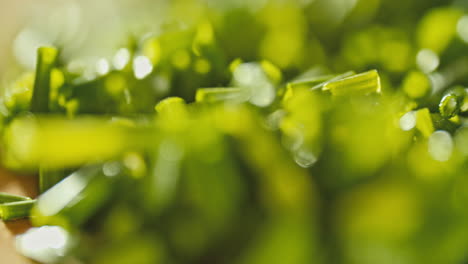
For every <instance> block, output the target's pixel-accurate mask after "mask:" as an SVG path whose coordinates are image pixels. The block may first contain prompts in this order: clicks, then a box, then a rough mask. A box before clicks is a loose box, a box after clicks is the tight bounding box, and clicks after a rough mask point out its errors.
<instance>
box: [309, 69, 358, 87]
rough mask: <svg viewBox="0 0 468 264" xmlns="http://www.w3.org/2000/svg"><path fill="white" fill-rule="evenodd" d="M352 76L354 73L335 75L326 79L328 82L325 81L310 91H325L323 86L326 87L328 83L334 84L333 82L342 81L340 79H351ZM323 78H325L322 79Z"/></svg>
mask: <svg viewBox="0 0 468 264" xmlns="http://www.w3.org/2000/svg"><path fill="white" fill-rule="evenodd" d="M353 75H356V72H354V71H347V72H345V73H342V74H338V75H335V76H332V78H330V79H328V80H325V81H323V82H320V83H318V84H317V85H315V86H313V87H312V88H311V90H319V89H324V90H325V88H324V87H325V85H327V84H328V83H331V82H335V81H339V80H342V79H345V78H348V77H351V76H353ZM324 78H325V77H324Z"/></svg>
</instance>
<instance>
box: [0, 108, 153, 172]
mask: <svg viewBox="0 0 468 264" xmlns="http://www.w3.org/2000/svg"><path fill="white" fill-rule="evenodd" d="M154 133H155V131H154V129H153V128H151V127H146V126H139V127H128V126H126V125H122V124H119V123H110V122H109V121H108V119H106V118H97V117H96V118H92V117H82V118H76V119H73V120H69V119H66V118H62V117H58V116H57V117H41V116H37V117H36V118H29V117H27V118H16V119H15V120H14V121H13V122H11V124H10V125H9V126H8V127H7V128H5V131H4V136H5V141H4V142H5V145H4V150H5V155H4V158H5V160H6V161H7V162H9V164H12V165H14V166H18V167H21V166H23V167H30V168H36V167H37V166H39V165H40V166H45V168H47V169H60V168H65V167H73V166H79V165H81V164H83V163H86V162H91V161H102V160H107V159H111V158H113V157H115V156H117V155H119V154H120V153H122V152H123V151H125V150H135V149H140V148H149V147H151V146H153V145H152V144H148V138H153V135H154ZM152 142H153V141H152ZM65 150H66V151H65Z"/></svg>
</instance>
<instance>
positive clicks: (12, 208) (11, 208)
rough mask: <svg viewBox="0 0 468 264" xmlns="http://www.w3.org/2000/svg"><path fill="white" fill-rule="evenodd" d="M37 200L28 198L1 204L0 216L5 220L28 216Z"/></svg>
mask: <svg viewBox="0 0 468 264" xmlns="http://www.w3.org/2000/svg"><path fill="white" fill-rule="evenodd" d="M35 202H36V200H26V201H17V202H9V203H4V204H0V217H1V218H2V219H3V220H4V221H9V220H14V219H19V218H25V217H28V216H29V212H30V211H31V208H32V207H33V205H34V203H35Z"/></svg>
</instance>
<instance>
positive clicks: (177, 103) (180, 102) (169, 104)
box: [154, 97, 186, 113]
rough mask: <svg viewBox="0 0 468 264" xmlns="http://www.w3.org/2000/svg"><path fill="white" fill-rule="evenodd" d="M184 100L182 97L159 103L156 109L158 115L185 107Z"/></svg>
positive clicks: (167, 99) (170, 98)
mask: <svg viewBox="0 0 468 264" xmlns="http://www.w3.org/2000/svg"><path fill="white" fill-rule="evenodd" d="M185 104H186V103H185V101H184V99H182V98H180V97H169V98H166V99H164V100H162V101H161V102H159V103H158V104H157V105H156V106H155V107H154V109H155V110H156V112H158V113H162V112H167V111H170V110H171V109H172V108H174V107H185Z"/></svg>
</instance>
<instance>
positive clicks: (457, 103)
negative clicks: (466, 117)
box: [439, 87, 467, 118]
mask: <svg viewBox="0 0 468 264" xmlns="http://www.w3.org/2000/svg"><path fill="white" fill-rule="evenodd" d="M466 97H467V96H466V91H465V89H464V88H463V87H457V88H455V89H452V90H451V91H450V92H449V93H448V94H446V95H445V96H444V97H443V98H442V100H441V101H440V104H439V111H440V114H441V115H442V116H443V117H445V118H451V117H454V116H455V115H457V114H458V113H460V112H461V111H463V109H462V108H463V105H464V104H465V99H466Z"/></svg>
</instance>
